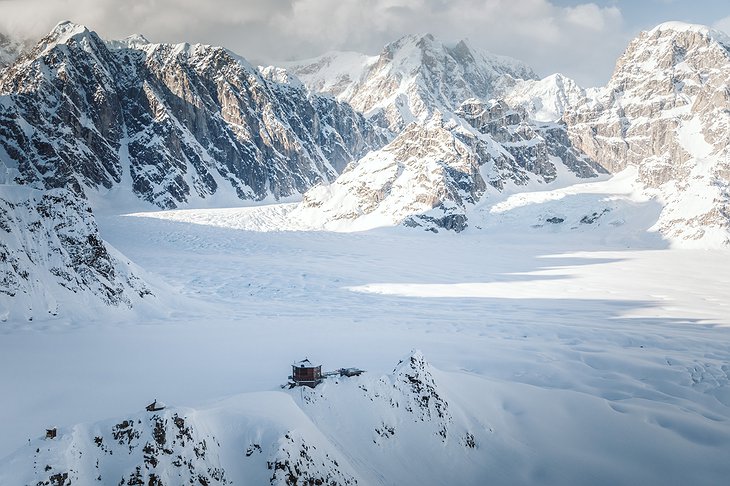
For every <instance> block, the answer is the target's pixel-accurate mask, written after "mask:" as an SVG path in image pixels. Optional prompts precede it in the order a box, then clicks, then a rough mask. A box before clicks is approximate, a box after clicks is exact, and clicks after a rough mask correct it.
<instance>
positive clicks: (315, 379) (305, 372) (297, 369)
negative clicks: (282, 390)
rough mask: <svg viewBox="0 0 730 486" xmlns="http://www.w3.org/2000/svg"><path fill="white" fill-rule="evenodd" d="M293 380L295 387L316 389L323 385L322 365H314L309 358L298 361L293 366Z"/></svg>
mask: <svg viewBox="0 0 730 486" xmlns="http://www.w3.org/2000/svg"><path fill="white" fill-rule="evenodd" d="M291 379H292V381H293V382H294V386H308V387H310V388H314V387H315V386H317V385H319V384H320V383H322V365H315V364H312V362H311V361H309V359H307V358H304V359H303V360H301V361H297V362H296V363H294V364H292V373H291Z"/></svg>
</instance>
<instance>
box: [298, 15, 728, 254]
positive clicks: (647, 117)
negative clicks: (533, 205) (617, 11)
mask: <svg viewBox="0 0 730 486" xmlns="http://www.w3.org/2000/svg"><path fill="white" fill-rule="evenodd" d="M460 46H461V47H460ZM729 46H730V40H728V37H727V36H725V35H724V34H722V33H720V32H717V31H713V30H711V29H709V28H707V27H703V26H696V25H690V24H682V23H677V22H673V23H666V24H662V25H660V26H658V27H657V28H655V29H653V30H651V31H648V32H644V33H642V34H641V35H639V36H638V37H637V38H636V39H635V40H633V41H632V42H631V44H630V45H629V47H628V49H627V50H626V52H625V53H624V55H623V56H622V57H621V59H619V61H618V63H617V67H616V70H615V72H614V74H613V76H612V78H611V80H610V82H609V84H608V85H607V86H606V87H604V88H592V89H584V88H582V87H580V86H578V85H577V84H576V83H575V82H574V81H572V80H571V79H569V78H566V77H565V76H562V75H560V74H555V75H552V76H548V77H547V78H545V79H542V80H536V79H531V76H530V75H529V74H527V72H526V71H522V70H520V69H517V68H514V66H515V64H508V65H509V66H513V69H512V70H511V71H510V70H508V69H505V70H503V71H501V72H499V73H498V74H495V73H497V71H496V70H495V69H493V68H494V64H493V63H490V62H489V58H488V57H487V56H484V55H482V56H481V57H479V56H461V57H459V56H454V55H451V54H452V53H454V52H455V51H454V49H450V48H446V47H443V45H441V44H439V43H438V41H436V40H435V39H433V38H432V37H431V36H425V37H422V38H412V37H406V38H404V39H402V40H400V41H398V42H396V43H393V44H391V45H389V46H388V47H387V48H386V49H385V50H384V52H383V54H381V55H380V56H379V57H377V58H373V57H365V56H361V57H357V56H355V55H354V54H352V53H347V54H346V55H345V54H343V55H342V60H339V59H340V58H339V57H338V56H337V55H335V54H329V55H327V56H324V57H323V58H320V59H318V60H314V61H312V62H305V63H302V64H300V65H294V66H292V69H293V70H294V72H298V73H301V76H302V79H303V80H304V82H305V83H307V84H308V85H309V87H310V88H311V89H323V90H325V91H328V92H331V93H333V94H334V95H336V96H339V97H340V98H342V99H347V100H349V101H351V102H352V103H353V104H354V106H356V107H358V109H360V110H362V111H364V112H365V113H366V114H367V115H369V116H371V117H373V118H374V119H378V117H380V116H384V117H385V119H386V121H387V124H388V125H389V126H390V128H391V129H394V130H400V127H401V125H403V124H404V123H407V122H408V121H412V122H413V123H414V124H415V126H410V127H408V128H406V129H405V130H401V131H400V132H399V135H398V137H397V138H396V139H395V140H394V141H393V142H391V143H392V144H395V145H394V146H391V145H388V146H386V147H384V148H383V149H381V150H380V151H379V152H374V153H371V154H370V155H368V157H366V158H365V159H362V160H361V161H359V162H358V163H357V164H353V167H354V171H351V172H348V174H347V176H346V177H343V178H341V179H338V180H337V181H336V182H335V183H334V184H331V185H330V186H328V187H321V188H316V189H314V190H312V191H311V192H310V193H308V194H307V196H306V197H305V200H304V202H303V209H306V210H307V211H305V212H306V213H308V214H306V217H307V218H308V219H309V220H313V221H315V222H318V223H320V224H322V223H323V225H324V226H325V227H331V228H336V227H339V228H342V227H346V226H347V225H346V224H344V222H345V221H346V220H347V219H351V220H359V221H356V222H355V223H354V224H353V227H356V228H365V227H371V226H372V225H373V224H397V223H400V222H406V224H409V225H411V224H412V223H413V221H417V220H419V219H423V218H420V217H419V216H418V214H420V213H423V215H424V217H425V219H426V220H428V221H430V222H432V223H435V227H434V226H429V225H425V226H426V227H427V228H429V229H435V228H437V227H438V226H442V227H445V228H450V229H457V230H459V229H463V228H464V227H465V226H466V221H467V218H468V216H467V213H469V210H468V209H469V207H470V205H471V203H472V201H479V200H481V203H482V204H484V203H485V201H486V200H488V198H489V197H490V194H492V195H493V196H494V195H496V194H495V193H494V192H492V191H484V188H485V187H490V186H491V187H493V188H496V189H497V192H502V191H504V189H505V188H508V189H509V190H510V192H512V191H513V190H514V191H516V192H519V191H520V190H522V189H520V186H521V187H527V186H530V185H532V183H537V184H543V185H544V184H545V183H550V182H553V181H557V183H558V184H562V185H565V184H569V183H572V181H573V180H574V179H573V176H575V175H577V176H579V177H594V176H596V175H598V174H601V173H605V172H611V173H617V172H620V171H621V170H623V169H624V168H626V167H628V166H635V167H637V168H638V171H639V174H640V176H639V180H640V182H641V184H643V186H644V187H645V192H646V194H647V196H648V197H651V198H654V199H656V200H658V201H659V202H660V203H661V204H662V205H663V206H664V209H663V211H662V212H661V215H660V217H659V220H658V221H657V224H656V225H655V227H654V228H653V229H655V230H657V231H659V232H660V233H661V234H662V235H664V236H665V237H667V238H669V239H671V240H676V241H677V242H678V244H681V245H693V244H698V245H712V246H714V245H723V244H726V243H727V242H728V241H730V231H729V230H730V204H729V203H728V202H729V201H730V196H729V195H728V194H729V189H728V187H729V186H730V179H729V177H728V174H729V173H730V165H729V164H730V162H728V161H729V160H730V151H729V150H728V149H727V147H728V146H730V121H729V120H728V113H729V111H728V103H729V102H730V101H729V100H730V96H729V95H728V94H727V89H726V84H727V83H726V80H727V79H728V75H729V74H730V54H729V52H730V47H729ZM455 49H456V50H457V51H464V52H467V51H468V52H472V50H471V49H469V48H468V47H466V44H463V43H462V44H459V45H458V46H457V48H455ZM434 52H436V53H441V54H442V55H436V54H434ZM388 53H390V55H388ZM443 53H448V54H449V56H447V55H445V54H443ZM463 59H468V60H469V61H468V62H462V61H463ZM338 61H339V63H338ZM357 62H361V63H363V64H362V67H361V69H360V70H359V71H358V70H357V69H355V68H354V67H353V65H355V64H356V63H357ZM471 62H475V63H476V64H477V65H478V66H481V67H480V68H475V67H473V65H472V64H471ZM451 63H455V64H453V65H452V64H451ZM447 72H448V73H457V74H455V75H454V76H455V77H454V78H453V79H452V78H449V75H447V74H446V73H447ZM471 72H479V73H487V72H488V73H491V78H490V82H484V83H481V84H480V83H476V82H471V81H473V79H474V78H472V77H469V76H464V75H463V73H471ZM343 73H344V74H343ZM355 73H359V74H355ZM330 75H334V78H330V79H334V82H332V83H327V82H325V81H324V79H325V78H326V77H327V76H330ZM434 79H437V80H441V81H443V80H445V79H451V81H448V82H446V81H445V82H443V83H439V82H432V80H434ZM478 79H485V76H480V77H479V78H478ZM429 80H431V81H429ZM447 85H452V86H455V88H454V89H447V88H445V86H447ZM475 93H478V95H476V96H472V95H474V94H475ZM460 97H461V99H460ZM490 97H494V98H496V100H494V99H492V100H490V99H489V98H490ZM469 98H472V99H469ZM457 101H458V104H457ZM435 113H438V116H436V117H435V118H436V119H441V120H453V121H454V123H453V124H452V125H453V126H459V127H461V128H460V130H461V131H460V132H459V133H461V134H462V135H461V138H462V139H463V133H464V132H463V130H462V129H463V128H464V125H467V124H468V125H471V127H472V128H475V129H476V131H478V132H479V133H480V135H479V137H478V138H480V139H482V140H484V137H487V138H489V139H490V141H489V145H490V146H492V147H493V148H495V149H494V150H492V151H491V152H490V155H489V157H484V156H481V155H480V153H483V152H484V151H483V150H482V149H480V148H479V147H478V145H479V143H476V142H474V141H473V140H475V139H474V137H472V142H470V143H467V144H466V145H462V144H460V143H459V142H457V138H458V137H457V136H456V132H453V130H452V132H453V133H454V140H453V141H452V142H451V143H445V142H444V139H443V137H435V138H431V136H432V134H433V131H432V130H431V128H432V127H433V117H434V114H435ZM463 122H466V123H463ZM447 125H448V123H447ZM416 127H420V129H418V128H416ZM404 138H408V139H410V140H413V141H414V144H416V143H417V144H418V145H419V146H420V147H421V148H420V151H419V152H416V151H410V152H404V151H403V150H402V149H400V147H403V146H406V145H407V143H406V142H405V141H404ZM416 140H417V142H415V141H416ZM425 147H427V148H425ZM419 161H422V162H423V165H422V166H419ZM444 161H445V162H444ZM454 161H458V162H456V163H455V162H454ZM467 166H469V167H470V168H469V169H468V170H462V169H464V167H467ZM495 166H497V167H501V168H504V170H498V171H496V172H495V170H494V169H493V167H495ZM404 167H405V168H406V170H405V171H404V170H403V168H404ZM369 168H371V169H372V170H369ZM446 168H448V170H446ZM565 169H567V170H565ZM455 171H456V172H459V173H460V174H461V175H459V176H458V177H456V179H457V180H458V181H459V183H456V182H455V178H454V176H453V175H454V173H455ZM385 172H389V173H390V174H404V176H403V178H402V179H401V180H400V181H399V182H395V181H396V179H397V177H400V176H395V175H391V176H386V177H384V176H383V174H384V173H385ZM559 173H563V174H568V175H569V177H567V178H565V177H562V178H561V177H558V176H557V174H559ZM411 174H422V175H420V176H413V177H412V176H411ZM438 174H441V175H440V176H437V175H438ZM480 176H481V178H482V179H483V180H484V181H483V182H482V181H479V180H477V179H478V178H479V177H480ZM413 181H417V182H413ZM513 183H514V186H513ZM411 187H412V188H414V190H413V191H409V188H411ZM445 187H448V189H445ZM398 191H400V193H399V192H398ZM460 191H466V192H465V194H460ZM424 193H428V194H430V195H431V197H424V196H423V194H424ZM467 195H468V197H464V196H467ZM396 201H400V202H398V203H396ZM381 205H382V207H379V206H381ZM429 206H430V207H429ZM317 211H319V214H317ZM370 214H373V215H375V216H373V217H371V216H369V215H370ZM388 214H390V215H392V217H390V218H388V217H387V215H388ZM384 216H385V217H384ZM363 218H365V219H364V220H363ZM414 218H415V219H414ZM454 218H456V219H457V220H458V221H459V224H457V225H454V224H453V221H454ZM441 221H443V222H444V224H443V225H442V224H440V223H439V222H441ZM419 226H420V224H419ZM693 242H695V243H693Z"/></svg>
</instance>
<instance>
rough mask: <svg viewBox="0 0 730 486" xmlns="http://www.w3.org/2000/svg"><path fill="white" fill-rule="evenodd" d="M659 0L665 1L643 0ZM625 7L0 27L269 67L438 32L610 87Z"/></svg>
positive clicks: (151, 18) (279, 12)
mask: <svg viewBox="0 0 730 486" xmlns="http://www.w3.org/2000/svg"><path fill="white" fill-rule="evenodd" d="M709 1H710V2H712V0H709ZM655 2H663V3H665V2H666V0H654V1H649V2H638V3H655ZM625 3H626V4H627V5H628V3H627V2H621V1H597V2H590V3H589V2H581V1H566V0H563V1H561V0H450V1H445V0H369V1H364V0H246V1H241V0H209V1H206V2H201V1H199V0H175V1H173V0H128V1H125V2H119V1H116V0H75V1H70V0H0V29H1V30H3V31H5V32H8V33H10V34H11V35H14V36H20V37H25V36H33V37H39V36H41V35H43V34H44V33H46V32H47V31H49V30H50V29H51V28H52V27H53V25H55V24H56V22H58V21H59V20H63V19H70V20H72V21H74V22H79V23H83V24H86V25H88V26H89V27H90V28H93V29H94V30H96V31H97V32H98V33H99V34H100V35H102V36H103V37H105V38H121V37H126V36H127V35H129V34H132V33H142V34H144V35H145V36H146V37H147V38H148V39H150V40H152V41H156V42H182V41H187V42H203V43H208V44H218V45H224V46H226V47H229V48H230V49H232V50H234V51H236V52H237V53H239V54H241V55H243V56H244V57H247V58H249V59H251V60H252V61H258V62H265V63H271V62H275V61H277V60H291V59H296V58H303V57H311V56H315V55H318V54H321V53H323V52H326V51H329V50H338V49H344V50H357V51H362V52H367V53H376V52H378V51H379V50H380V49H381V48H382V46H383V45H384V44H386V43H387V42H390V41H393V40H395V39H397V38H399V37H401V36H403V35H405V34H409V33H422V32H431V33H433V34H435V35H436V36H437V37H439V38H441V39H442V40H445V41H455V40H458V39H462V38H468V39H470V41H471V43H472V44H474V45H476V46H478V47H481V48H484V49H486V50H489V51H491V52H494V53H497V54H505V55H510V56H513V57H516V58H519V59H521V60H523V61H525V62H527V63H528V64H530V65H531V66H533V67H534V69H535V70H536V71H537V72H538V73H540V74H542V75H547V74H551V73H553V72H563V73H565V74H567V75H568V76H572V77H574V78H576V79H577V80H578V81H579V82H580V83H582V84H584V85H594V84H601V83H604V82H605V81H606V79H607V78H608V76H609V75H610V73H611V71H612V69H613V64H614V63H615V60H616V58H617V57H618V55H620V53H621V52H622V50H623V48H624V47H625V46H626V43H627V42H628V40H629V39H630V38H631V36H633V35H634V34H635V33H636V31H637V30H638V29H637V26H635V25H634V24H633V23H632V22H630V21H628V20H627V18H626V15H625V13H624V10H625V8H627V6H626V5H624V4H625ZM635 3H637V2H634V4H635ZM674 3H677V4H683V3H685V2H683V1H681V0H678V1H677V2H672V4H674ZM667 5H671V4H665V7H664V8H665V9H669V8H671V7H668V6H667ZM631 8H635V6H634V7H631ZM727 15H730V11H729V12H727V14H726V15H722V16H718V17H717V18H716V19H714V20H713V22H715V21H719V19H721V18H723V17H725V16H727ZM661 20H663V19H659V21H661ZM690 20H693V19H690ZM725 22H727V21H725ZM656 23H658V22H656ZM710 23H711V22H710ZM652 26H653V24H651V23H650V24H648V25H645V26H644V27H645V28H650V27H652Z"/></svg>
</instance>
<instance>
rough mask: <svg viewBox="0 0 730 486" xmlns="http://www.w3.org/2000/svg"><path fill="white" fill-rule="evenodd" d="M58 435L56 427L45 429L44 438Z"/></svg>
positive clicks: (53, 437)
mask: <svg viewBox="0 0 730 486" xmlns="http://www.w3.org/2000/svg"><path fill="white" fill-rule="evenodd" d="M57 435H58V429H57V428H56V427H51V428H50V429H46V439H55V438H56V436H57Z"/></svg>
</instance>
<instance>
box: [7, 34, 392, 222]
mask: <svg viewBox="0 0 730 486" xmlns="http://www.w3.org/2000/svg"><path fill="white" fill-rule="evenodd" d="M0 95H2V97H1V98H0V147H2V148H3V149H4V152H5V156H2V157H0V162H2V164H3V165H4V166H5V168H6V170H5V171H3V172H8V175H6V176H5V180H6V181H8V182H14V183H21V184H33V185H35V186H36V187H63V186H65V185H66V184H69V183H70V182H71V181H73V180H78V181H79V182H80V183H81V185H82V186H85V187H88V188H92V189H98V190H102V191H103V190H104V189H108V188H111V187H113V186H115V185H119V184H127V185H131V186H132V188H133V191H134V193H135V194H137V195H138V196H139V197H140V198H142V199H144V200H146V201H149V202H151V203H153V204H155V205H157V206H159V207H162V208H172V207H176V206H178V205H180V204H184V203H189V202H191V201H195V200H198V199H201V198H206V197H208V196H210V195H212V194H214V193H216V192H219V191H224V192H225V191H230V192H234V193H235V194H236V195H237V196H238V197H239V198H242V199H263V198H265V197H267V196H273V197H274V198H279V197H284V196H289V195H293V194H297V193H302V192H304V191H306V190H307V189H309V188H310V187H311V186H312V185H314V184H315V183H318V182H321V181H331V180H333V179H334V178H335V177H336V176H337V174H338V170H341V169H342V168H343V167H344V166H345V165H346V164H347V163H349V162H350V161H352V160H355V159H357V158H359V157H360V156H362V155H364V153H366V152H367V151H369V150H371V149H372V148H376V147H379V146H380V145H382V144H383V143H384V141H385V140H384V138H383V136H382V135H381V134H380V133H379V131H377V130H375V129H373V127H372V126H371V125H370V124H369V123H368V122H367V121H366V120H365V119H364V118H363V117H362V116H361V115H359V114H357V113H355V112H354V111H353V110H352V109H351V108H349V107H348V106H346V105H343V104H341V103H337V102H335V101H334V100H331V99H323V98H321V97H319V96H316V95H310V94H308V92H307V91H306V89H305V88H304V87H303V86H301V85H296V84H291V83H290V84H283V83H277V82H274V81H271V80H268V79H266V78H265V77H264V76H263V75H262V74H261V73H259V71H258V70H257V69H255V68H254V67H252V66H250V65H249V64H248V63H247V62H246V61H244V60H243V59H241V58H239V57H237V56H235V55H234V54H232V53H231V52H229V51H227V50H225V49H223V48H215V47H210V46H202V45H192V46H191V45H188V44H181V45H165V44H149V43H146V41H145V40H144V39H143V38H141V37H139V36H137V37H133V38H130V39H128V40H127V41H123V42H111V43H109V44H106V43H105V42H104V41H102V40H101V39H99V37H98V36H97V35H96V34H95V33H93V32H90V31H89V30H88V29H86V28H85V27H82V26H78V25H74V24H71V23H62V24H59V25H58V26H57V27H56V28H55V29H54V31H53V32H51V34H49V35H48V36H47V37H45V38H44V39H42V40H41V42H40V43H39V44H38V46H36V47H35V49H34V50H33V51H32V52H31V53H30V55H29V56H28V57H27V58H26V59H24V60H23V61H22V62H19V63H16V64H15V65H13V66H11V67H9V68H8V69H7V70H5V71H4V73H3V75H2V78H0Z"/></svg>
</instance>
